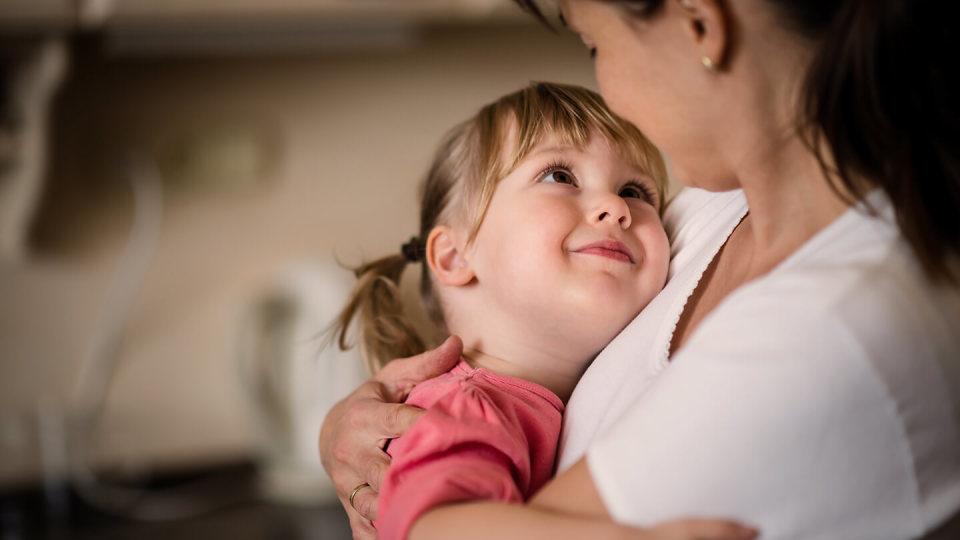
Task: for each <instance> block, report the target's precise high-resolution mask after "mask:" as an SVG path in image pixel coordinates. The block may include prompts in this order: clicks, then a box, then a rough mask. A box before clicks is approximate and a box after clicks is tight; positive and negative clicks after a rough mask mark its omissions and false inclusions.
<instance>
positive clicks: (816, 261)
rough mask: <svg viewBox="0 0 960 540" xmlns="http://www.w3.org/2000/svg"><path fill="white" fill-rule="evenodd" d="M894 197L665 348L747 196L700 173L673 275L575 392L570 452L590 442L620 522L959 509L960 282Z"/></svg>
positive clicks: (910, 521) (924, 516) (805, 249)
mask: <svg viewBox="0 0 960 540" xmlns="http://www.w3.org/2000/svg"><path fill="white" fill-rule="evenodd" d="M868 202H869V203H870V204H871V206H873V207H874V208H876V209H877V210H878V211H879V214H880V215H879V217H870V216H868V215H867V214H866V213H864V212H863V211H862V210H859V209H854V210H850V211H848V212H846V213H845V214H844V215H842V216H841V217H840V218H838V219H837V220H836V221H835V222H834V223H832V224H831V225H830V226H828V227H827V228H826V229H824V230H822V231H821V232H820V233H818V234H817V235H816V236H814V237H813V238H812V239H811V240H810V241H808V242H807V243H806V244H805V245H804V246H802V247H801V248H800V249H799V250H798V251H797V252H796V253H794V254H793V255H792V256H790V257H789V258H788V259H787V260H786V261H784V262H783V263H781V264H780V265H779V266H778V267H777V268H775V269H774V270H773V271H771V272H770V273H769V274H767V275H766V276H764V277H762V278H759V279H757V280H754V281H752V282H750V283H748V284H747V285H745V286H743V287H741V288H740V289H738V290H737V291H735V292H734V293H732V294H731V295H730V296H729V297H728V298H726V299H725V300H724V301H723V302H722V303H721V304H720V305H719V306H717V308H716V309H715V310H714V311H713V312H712V313H711V314H710V315H709V316H708V317H707V318H706V319H704V321H703V322H702V323H701V324H700V326H699V327H698V328H697V330H696V331H695V333H694V334H693V335H692V336H691V337H690V339H689V341H688V342H687V344H686V345H685V346H684V347H683V348H682V349H681V350H680V351H678V352H677V353H676V354H675V355H674V357H673V359H672V360H671V361H669V362H668V361H667V355H668V350H669V344H670V339H671V336H672V335H673V331H674V328H675V327H676V323H677V321H678V320H679V317H680V314H681V313H682V310H683V306H684V304H685V303H686V301H687V299H688V298H689V296H690V294H691V293H692V292H693V290H694V288H695V287H696V284H697V282H698V281H699V279H700V277H701V276H702V274H703V272H704V270H705V269H706V268H707V266H708V265H709V263H710V261H711V260H712V259H713V257H714V256H715V255H716V253H717V252H718V250H719V249H720V247H721V246H722V245H723V243H724V242H725V241H726V239H727V237H728V236H729V234H730V232H731V231H732V230H733V228H734V227H735V226H736V225H737V223H738V222H739V221H740V219H741V218H742V217H743V215H744V214H745V212H746V202H745V200H744V198H743V195H742V194H741V193H740V192H729V193H720V194H712V193H707V192H704V191H701V190H693V189H688V190H685V191H684V192H683V193H681V194H680V195H679V196H678V198H677V199H676V200H675V201H674V203H673V204H672V205H671V207H670V208H669V210H668V215H667V216H666V220H667V226H668V230H670V232H671V236H672V242H673V261H672V269H671V272H672V275H671V278H670V281H669V282H668V284H667V286H666V288H665V289H664V291H663V293H662V294H660V295H659V296H658V297H657V298H656V299H655V300H654V301H653V302H652V303H651V304H650V306H648V308H647V309H645V310H644V311H643V313H641V315H639V316H638V317H637V319H636V320H634V321H633V322H632V323H631V324H630V326H628V327H627V328H626V329H625V330H624V331H623V333H622V334H621V335H620V336H618V337H617V338H616V339H615V340H614V341H613V342H612V343H611V344H610V345H609V346H608V347H607V348H606V349H605V350H604V352H603V353H601V355H600V356H599V357H598V358H597V360H596V361H595V362H594V363H593V365H592V366H591V367H590V369H588V370H587V373H586V374H585V375H584V377H583V379H582V380H581V382H580V384H579V385H578V386H577V388H576V390H575V392H574V394H573V396H572V397H571V399H570V402H569V405H568V407H567V410H566V418H565V424H564V434H563V437H562V439H561V457H560V468H561V469H562V468H566V467H568V466H569V465H571V464H572V463H573V462H575V461H576V460H578V459H579V458H581V457H582V456H583V455H584V453H586V455H587V463H588V466H589V469H590V472H591V476H592V478H593V480H594V482H595V484H596V485H597V488H598V490H599V492H600V495H601V497H602V498H603V500H604V503H605V504H606V506H607V508H608V510H609V511H610V512H611V513H612V515H613V516H614V518H615V519H617V520H618V521H621V522H624V523H629V524H635V525H641V526H642V525H649V524H650V523H654V522H660V521H663V520H667V519H672V518H676V517H687V516H695V515H699V516H721V517H730V518H736V519H741V520H743V521H744V522H746V523H749V524H752V525H755V526H758V527H759V528H760V529H761V531H762V535H763V538H843V539H855V538H864V539H868V538H869V539H880V538H913V537H917V536H919V535H921V534H923V533H924V532H926V531H929V530H931V529H934V528H935V527H936V526H937V525H939V524H941V523H942V522H943V521H944V520H945V519H947V518H948V517H949V516H951V515H952V514H954V513H956V512H957V511H958V510H960V292H958V291H957V289H956V288H953V289H951V288H946V287H939V288H938V287H935V286H933V285H931V284H930V283H929V282H928V281H927V280H926V279H925V278H924V276H923V272H922V270H921V269H920V268H919V266H918V265H917V263H916V260H915V257H914V256H913V254H912V253H911V251H910V248H909V246H908V245H907V244H905V243H904V241H903V240H902V238H901V237H900V235H899V231H898V228H897V227H896V225H894V224H893V223H894V222H893V218H892V216H891V209H890V204H889V202H888V201H887V200H886V198H885V197H884V196H883V195H882V193H880V192H879V191H877V192H874V193H873V194H872V195H871V196H870V197H868Z"/></svg>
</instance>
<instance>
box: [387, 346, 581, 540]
mask: <svg viewBox="0 0 960 540" xmlns="http://www.w3.org/2000/svg"><path fill="white" fill-rule="evenodd" d="M407 403H409V404H411V405H416V406H418V407H423V408H424V409H427V412H426V413H425V414H424V415H423V416H422V417H421V418H420V419H419V420H417V422H416V423H415V424H414V425H413V427H411V428H410V430H408V431H407V432H406V433H405V434H404V435H403V436H402V437H400V438H398V439H394V440H393V441H392V442H391V443H390V446H389V448H388V449H387V453H388V454H390V455H391V456H392V458H393V461H392V462H391V463H390V469H389V470H388V471H387V474H386V477H385V479H384V483H383V485H382V486H381V489H380V500H379V516H378V519H377V522H376V523H375V525H376V527H377V535H378V537H379V538H380V539H381V540H391V539H394V538H397V539H403V538H406V537H407V534H408V533H409V532H410V528H411V527H412V526H413V523H414V522H415V521H416V520H417V518H418V517H420V516H421V515H422V514H423V513H424V512H426V511H427V510H429V509H431V508H433V507H435V506H439V505H441V504H446V503H451V502H456V501H468V500H496V501H511V502H523V501H524V500H526V499H527V498H528V497H529V496H530V495H532V494H533V493H534V492H536V491H537V490H538V489H540V487H542V486H543V485H544V484H545V483H546V482H547V480H549V479H550V477H551V476H552V475H553V463H554V458H555V457H556V450H557V440H558V438H559V435H560V425H561V417H562V415H563V402H562V401H560V398H558V397H557V396H556V394H554V393H553V392H551V391H550V390H547V389H546V388H544V387H542V386H540V385H538V384H534V383H532V382H529V381H525V380H522V379H517V378H515V377H507V376H503V375H497V374H496V373H492V372H490V371H487V370H485V369H483V368H478V369H474V368H472V367H470V366H469V365H468V364H467V363H466V362H463V361H461V362H460V364H458V365H457V366H456V367H455V368H453V369H451V370H450V371H448V372H447V373H445V374H443V375H441V376H439V377H436V378H434V379H430V380H429V381H426V382H424V383H421V384H419V385H417V387H416V388H414V390H413V392H411V393H410V397H409V398H408V399H407Z"/></svg>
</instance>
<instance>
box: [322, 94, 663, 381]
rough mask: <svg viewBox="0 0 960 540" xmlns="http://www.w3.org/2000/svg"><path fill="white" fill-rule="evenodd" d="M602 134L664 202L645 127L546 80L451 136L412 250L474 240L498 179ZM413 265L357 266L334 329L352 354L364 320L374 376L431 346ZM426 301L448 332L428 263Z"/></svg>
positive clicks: (424, 196) (423, 195)
mask: <svg viewBox="0 0 960 540" xmlns="http://www.w3.org/2000/svg"><path fill="white" fill-rule="evenodd" d="M511 130H515V131H514V132H513V134H514V135H515V137H514V139H515V143H514V144H513V145H512V146H513V147H512V148H507V147H505V144H504V142H505V141H510V140H511V137H510V136H511ZM594 134H596V135H599V136H601V137H603V138H604V139H606V140H607V141H608V142H610V143H611V144H612V145H613V146H614V148H616V150H617V151H618V152H619V153H620V154H621V155H622V156H623V157H624V158H625V159H627V160H628V161H630V162H631V163H632V164H633V165H635V166H637V167H638V168H639V169H640V170H643V171H645V172H647V174H649V175H650V176H651V177H652V178H653V180H654V182H655V184H656V186H657V199H658V200H659V201H663V198H664V191H665V188H666V183H667V173H666V167H665V166H664V162H663V158H662V157H661V155H660V152H659V151H658V150H657V148H656V147H655V146H653V144H652V143H650V141H648V140H647V138H646V137H644V136H643V134H641V133H640V131H639V130H638V129H637V128H635V127H634V126H633V125H631V124H629V123H628V122H626V121H624V120H622V119H620V118H619V117H617V116H616V115H614V114H613V113H612V112H611V111H610V109H608V108H607V106H606V104H605V103H604V102H603V98H601V97H600V96H599V95H598V94H596V93H595V92H592V91H590V90H587V89H585V88H581V87H578V86H572V85H565V84H555V83H543V82H537V83H532V84H530V85H529V86H527V87H526V88H523V89H521V90H519V91H516V92H513V93H511V94H508V95H506V96H503V97H502V98H500V99H498V100H496V101H494V102H493V103H491V104H489V105H487V106H485V107H483V108H482V109H480V111H479V112H478V113H477V114H476V115H474V116H473V117H471V118H470V119H468V120H467V121H465V122H463V123H461V124H458V125H457V126H455V127H454V128H453V129H452V130H450V131H449V132H448V133H447V135H446V136H445V137H444V139H443V142H442V143H441V145H440V148H439V149H438V150H437V153H436V155H435V156H434V159H433V164H432V166H431V167H430V171H429V172H428V174H427V177H426V179H425V181H424V183H423V185H422V186H421V191H420V231H419V235H418V237H416V238H414V240H413V241H412V242H413V243H414V244H416V243H419V244H420V246H416V245H408V246H405V247H406V248H413V249H414V250H416V248H419V249H420V251H422V242H423V241H424V240H425V239H426V238H427V236H428V235H429V234H430V231H431V230H432V229H433V228H434V227H435V226H437V225H441V224H452V223H455V222H456V223H466V224H469V225H470V236H469V238H470V240H471V241H472V240H473V239H474V237H475V236H476V234H477V231H478V230H479V228H480V224H481V223H482V222H483V218H484V215H485V214H486V211H487V207H488V206H489V204H490V200H491V198H492V197H493V192H494V190H496V187H497V183H498V182H499V181H500V180H501V179H502V178H504V177H505V176H507V175H508V174H509V173H510V172H511V171H512V170H513V169H514V168H515V167H516V166H517V165H518V164H519V163H520V161H522V160H523V159H524V158H525V157H526V156H527V155H528V154H529V153H530V151H531V150H533V149H534V147H536V145H537V144H539V143H540V142H541V141H542V140H543V138H544V137H545V136H546V135H553V136H555V137H557V138H558V139H559V142H561V143H562V144H568V145H572V146H575V147H578V148H582V147H583V146H585V145H586V144H588V142H589V139H590V137H591V135H594ZM662 206H663V204H662V202H661V208H662ZM405 251H409V249H405ZM408 262H409V259H408V257H407V255H406V254H404V253H397V254H394V255H389V256H387V257H383V258H381V259H377V260H375V261H372V262H369V263H366V264H363V265H361V266H360V267H358V268H356V269H354V273H355V274H356V276H357V284H356V286H354V288H353V291H352V293H351V295H350V300H349V301H348V302H347V305H346V306H345V307H344V308H343V311H341V313H340V315H339V317H338V318H337V320H336V321H335V323H334V325H333V327H332V329H331V330H332V332H333V333H334V335H335V336H336V338H337V342H338V344H339V346H340V348H342V349H344V350H345V349H347V348H350V346H351V345H350V343H349V342H348V330H349V328H350V325H351V322H352V321H353V320H354V319H356V320H357V322H358V323H359V331H360V348H361V351H362V353H363V356H364V359H365V361H366V363H367V367H368V368H369V369H370V371H371V372H375V371H377V370H378V369H380V368H381V367H383V365H384V364H386V363H387V362H388V361H390V360H392V359H394V358H402V357H406V356H412V355H415V354H418V353H421V352H423V351H424V350H426V346H427V343H426V341H425V340H424V338H423V337H421V336H420V334H419V333H418V332H417V331H416V328H415V327H414V325H413V323H412V322H411V321H410V319H409V318H408V317H407V316H406V315H405V314H404V309H403V302H402V301H401V299H400V293H399V285H398V284H399V283H400V277H401V275H402V273H403V270H404V268H405V267H406V265H407V263H408ZM420 297H421V301H422V302H423V307H424V309H425V311H426V313H427V315H428V316H429V318H430V321H431V322H432V323H433V324H434V325H435V327H436V330H437V332H436V333H437V334H438V335H442V334H445V333H446V322H445V318H444V313H443V308H442V306H441V304H440V301H439V298H437V296H436V294H435V291H434V288H433V282H432V280H431V279H430V270H429V268H428V266H427V265H426V264H424V265H423V267H422V269H421V276H420Z"/></svg>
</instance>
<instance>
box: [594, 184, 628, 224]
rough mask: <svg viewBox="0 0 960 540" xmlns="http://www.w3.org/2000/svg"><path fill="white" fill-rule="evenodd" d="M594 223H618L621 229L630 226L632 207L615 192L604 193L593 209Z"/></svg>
mask: <svg viewBox="0 0 960 540" xmlns="http://www.w3.org/2000/svg"><path fill="white" fill-rule="evenodd" d="M592 214H593V219H592V221H593V222H594V223H597V224H599V223H607V224H614V223H615V224H617V225H618V226H619V227H620V228H621V229H624V230H626V229H628V228H630V224H631V222H632V219H631V216H630V207H629V206H627V202H626V201H624V200H623V197H620V196H619V195H614V194H612V193H611V194H604V195H603V197H602V198H601V199H600V200H599V201H598V204H597V206H596V207H595V208H594V209H593V212H592Z"/></svg>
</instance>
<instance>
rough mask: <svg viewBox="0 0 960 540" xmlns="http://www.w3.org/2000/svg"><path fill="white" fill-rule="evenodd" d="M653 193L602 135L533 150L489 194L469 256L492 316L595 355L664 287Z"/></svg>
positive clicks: (663, 244) (662, 245) (664, 262)
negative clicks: (551, 335) (549, 334)
mask: <svg viewBox="0 0 960 540" xmlns="http://www.w3.org/2000/svg"><path fill="white" fill-rule="evenodd" d="M656 193H657V190H656V189H655V184H654V182H653V180H652V179H651V178H650V177H649V176H648V175H647V174H646V173H645V172H644V171H642V170H639V169H638V168H636V167H634V166H633V165H631V164H630V163H628V162H627V161H625V160H624V159H623V158H621V157H620V155H619V154H618V152H617V151H616V150H615V149H614V148H613V147H611V145H610V144H609V143H608V142H607V141H606V140H605V139H604V138H603V137H601V136H598V135H595V136H593V137H591V139H590V141H589V144H587V145H586V146H585V147H584V148H581V149H577V148H576V147H572V146H566V145H562V144H560V143H559V142H558V141H556V140H552V139H550V138H547V139H546V140H544V141H543V142H541V144H539V145H538V146H537V147H536V148H535V149H534V150H533V151H532V152H531V153H530V154H529V155H528V156H527V157H526V158H525V159H524V160H523V161H521V163H520V164H519V165H518V166H517V167H516V168H515V169H514V170H513V171H512V172H511V173H510V174H509V175H508V176H507V177H506V178H504V179H502V180H501V181H500V183H499V184H498V185H497V189H496V192H495V193H494V195H493V198H492V200H491V202H490V206H489V208H488V210H487V213H486V215H485V217H484V220H483V222H482V224H481V225H480V228H479V231H478V233H477V237H476V239H475V241H474V243H473V244H471V246H470V248H469V255H468V259H469V262H470V266H471V268H472V269H473V271H474V273H475V275H476V278H477V283H478V284H479V286H480V287H481V288H482V290H483V294H484V295H489V296H488V298H489V299H490V301H491V302H492V304H491V307H494V310H495V313H496V314H497V316H506V317H508V318H509V319H510V320H511V321H517V322H516V324H518V325H524V324H527V323H530V324H531V325H533V326H536V327H537V331H542V330H544V329H545V330H546V331H547V332H551V331H552V332H554V333H555V334H556V339H570V340H573V341H571V343H576V345H577V346H581V347H586V349H585V350H590V351H592V352H596V351H599V350H600V349H601V348H602V347H603V346H604V345H605V344H606V343H607V342H609V341H610V340H611V339H612V338H613V337H614V336H615V335H616V334H617V333H618V332H619V331H620V330H621V329H622V328H623V327H624V326H625V325H626V324H627V323H628V322H629V321H630V320H631V319H632V318H633V317H634V316H636V314H637V313H638V312H639V311H640V310H641V309H642V308H643V307H644V306H645V305H646V304H647V303H648V302H649V301H650V300H651V299H652V298H653V297H654V296H655V295H656V294H657V293H658V292H659V291H660V289H661V288H662V287H663V284H664V282H665V280H666V276H667V267H668V264H669V259H670V250H669V246H668V243H667V237H666V234H665V233H664V230H663V226H662V224H661V222H660V217H659V213H658V208H659V205H660V204H661V202H660V201H658V200H656Z"/></svg>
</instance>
